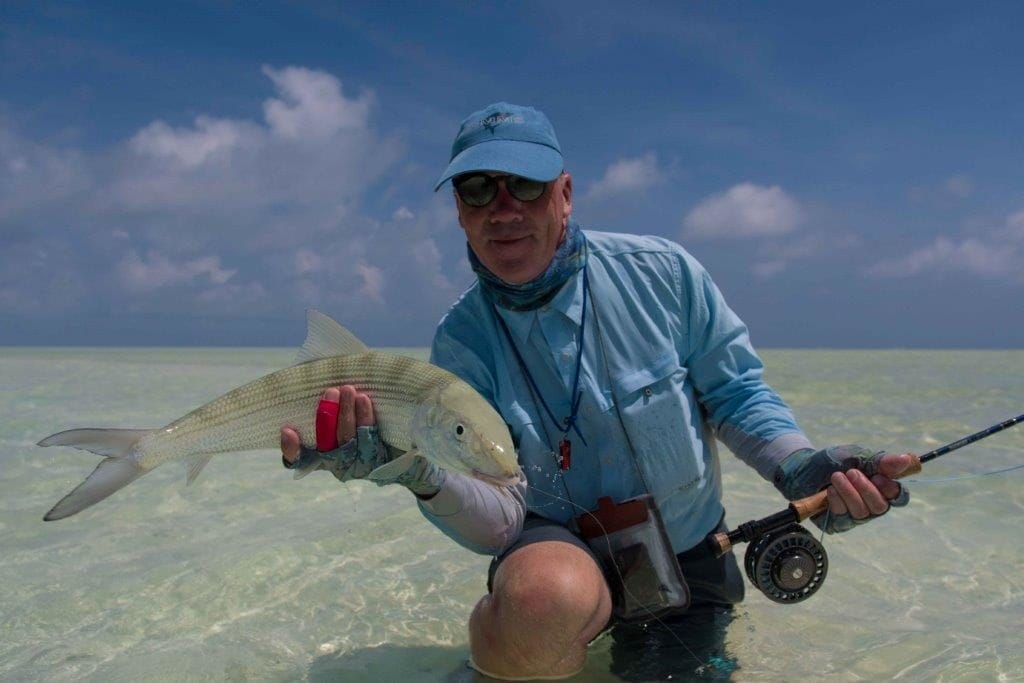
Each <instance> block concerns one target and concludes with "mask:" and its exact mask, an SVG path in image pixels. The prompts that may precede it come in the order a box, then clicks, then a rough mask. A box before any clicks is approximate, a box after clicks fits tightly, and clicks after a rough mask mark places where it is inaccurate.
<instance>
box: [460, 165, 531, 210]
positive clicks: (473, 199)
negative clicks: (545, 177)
mask: <svg viewBox="0 0 1024 683" xmlns="http://www.w3.org/2000/svg"><path fill="white" fill-rule="evenodd" d="M499 180H504V181H505V189H506V190H508V193H509V194H510V195H512V196H513V197H515V198H516V199H518V200H519V201H521V202H532V201H533V200H535V199H538V198H540V196H541V195H542V194H544V190H546V189H547V187H548V184H547V183H546V182H544V181H541V180H531V179H529V178H523V177H522V176H517V175H498V176H490V175H487V174H486V173H467V174H466V175H460V176H458V177H456V178H455V179H454V180H453V181H452V184H453V185H454V186H455V191H456V192H458V193H459V198H460V199H462V201H464V202H465V203H466V204H469V205H470V206H475V207H478V208H479V207H481V206H487V205H488V204H490V203H491V202H492V201H494V198H495V197H497V196H498V181H499Z"/></svg>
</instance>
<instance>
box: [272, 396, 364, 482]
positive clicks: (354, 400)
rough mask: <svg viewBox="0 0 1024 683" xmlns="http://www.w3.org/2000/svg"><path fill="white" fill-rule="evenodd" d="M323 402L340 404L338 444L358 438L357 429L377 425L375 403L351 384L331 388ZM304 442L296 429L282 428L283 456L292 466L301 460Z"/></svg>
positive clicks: (322, 398) (322, 397)
mask: <svg viewBox="0 0 1024 683" xmlns="http://www.w3.org/2000/svg"><path fill="white" fill-rule="evenodd" d="M320 398H321V400H323V401H330V402H331V403H337V404H338V443H339V444H346V443H348V442H349V441H351V440H352V439H354V438H355V437H356V428H357V427H372V426H375V425H376V424H377V418H376V417H375V416H374V414H373V401H371V400H370V397H369V396H367V395H366V394H363V393H360V392H358V391H356V388H355V387H353V386H352V385H350V384H346V385H345V386H341V387H331V388H330V389H328V390H326V391H325V392H324V393H323V395H322V396H321V397H320ZM301 450H302V440H301V438H300V437H299V433H298V432H297V431H296V430H295V428H294V427H292V426H290V425H285V426H283V427H281V455H282V456H283V457H284V459H285V461H287V462H288V464H290V465H294V464H295V462H296V461H297V460H298V459H299V455H300V454H301Z"/></svg>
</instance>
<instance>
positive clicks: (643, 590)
mask: <svg viewBox="0 0 1024 683" xmlns="http://www.w3.org/2000/svg"><path fill="white" fill-rule="evenodd" d="M576 524H577V525H578V527H579V529H580V535H581V536H582V537H583V539H584V540H585V541H586V542H587V545H589V546H590V549H591V550H593V551H594V553H595V554H596V555H597V556H598V557H599V558H600V559H601V560H602V561H603V562H604V563H605V564H607V565H608V567H609V569H610V570H611V573H612V574H613V576H614V577H615V578H617V579H618V580H619V582H620V584H621V585H620V586H619V590H617V591H616V590H613V591H612V598H613V607H612V612H613V614H614V615H615V617H616V618H618V619H619V620H620V621H625V622H637V621H647V620H650V619H653V618H655V617H661V616H664V615H665V614H668V613H673V612H681V611H683V610H685V609H686V608H687V607H688V606H689V605H690V589H689V587H688V586H687V585H686V580H685V579H684V578H683V572H682V570H681V569H680V568H679V561H678V560H677V559H676V556H675V553H673V552H672V544H671V543H670V542H669V539H668V534H666V533H665V525H664V523H663V522H662V519H661V514H660V513H659V512H658V508H657V506H656V505H655V504H654V497H653V496H651V495H649V494H645V495H642V496H637V497H636V498H631V499H629V500H625V501H623V502H621V503H615V502H613V501H612V499H611V498H608V497H603V498H598V500H597V509H596V510H594V511H592V512H589V513H587V514H584V515H580V516H579V517H577V518H576Z"/></svg>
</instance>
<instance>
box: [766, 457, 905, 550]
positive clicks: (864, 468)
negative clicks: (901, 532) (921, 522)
mask: <svg viewBox="0 0 1024 683" xmlns="http://www.w3.org/2000/svg"><path fill="white" fill-rule="evenodd" d="M883 455H885V451H877V452H876V451H872V450H870V449H867V448H864V447H863V446H858V445H856V444H848V445H843V446H832V447H830V448H824V449H822V450H818V451H816V450H814V449H813V448H804V449H801V450H799V451H795V452H793V453H791V454H790V455H789V456H787V457H786V458H785V459H784V460H783V461H782V462H781V463H779V465H778V467H776V468H775V474H774V476H773V483H774V484H775V488H777V489H778V490H779V491H780V492H781V493H782V495H784V496H785V497H786V498H787V500H799V499H800V498H806V497H807V496H811V495H814V494H815V493H817V492H818V491H820V490H822V489H824V488H826V487H827V486H829V484H830V483H831V478H832V474H833V473H834V472H846V471H847V470H851V469H858V470H860V471H861V472H863V473H864V474H865V475H867V476H868V477H871V476H873V475H875V474H878V461H879V460H880V459H881V457H882V456H883ZM909 502H910V493H909V492H908V491H907V487H905V486H902V485H901V486H900V492H899V494H898V495H897V496H896V498H894V499H893V500H890V501H889V505H890V506H891V507H903V506H904V505H906V504H907V503H909ZM886 512H888V510H886ZM884 514H885V513H884V512H883V513H882V515H884ZM882 515H869V516H868V517H865V518H863V519H854V518H853V517H851V516H850V515H849V514H846V513H844V514H841V515H836V514H833V513H832V512H831V511H829V510H826V511H825V512H823V513H821V514H818V515H815V516H814V517H812V518H811V521H812V522H814V524H815V525H816V526H817V527H818V528H819V529H822V530H824V531H826V532H828V533H830V534H833V533H840V532H843V531H849V530H850V529H852V528H853V527H855V526H857V525H860V524H864V523H865V522H868V521H870V520H872V519H874V518H875V517H881V516H882Z"/></svg>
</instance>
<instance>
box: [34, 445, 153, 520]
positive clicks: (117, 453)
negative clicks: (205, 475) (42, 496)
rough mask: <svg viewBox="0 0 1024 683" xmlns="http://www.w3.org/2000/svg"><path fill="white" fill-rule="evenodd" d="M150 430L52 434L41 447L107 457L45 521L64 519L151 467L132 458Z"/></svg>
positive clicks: (49, 513)
mask: <svg viewBox="0 0 1024 683" xmlns="http://www.w3.org/2000/svg"><path fill="white" fill-rule="evenodd" d="M152 431H153V430H151V429H71V430H68V431H66V432H60V433H58V434H52V435H50V436H48V437H46V438H45V439H43V440H42V441H40V442H39V444H38V445H40V446H71V447H72V448H78V449H80V450H85V451H90V452H92V453H96V454H98V455H102V456H105V457H106V460H103V461H102V462H100V464H99V465H97V466H96V469H95V470H93V471H92V474H90V475H89V476H88V477H86V479H85V481H83V482H82V483H81V484H79V485H78V486H77V487H76V488H75V489H74V490H73V491H72V492H71V493H69V494H68V495H66V496H64V497H63V498H62V499H61V500H60V502H59V503H57V504H56V505H54V506H53V509H51V510H50V511H49V512H47V513H46V516H45V517H43V520H44V521H47V522H50V521H53V520H55V519H64V518H65V517H70V516H71V515H73V514H75V513H77V512H81V511H82V510H84V509H85V508H87V507H89V506H90V505H94V504H96V503H98V502H100V501H101V500H103V499H104V498H106V497H107V496H109V495H110V494H112V493H114V492H115V491H117V490H118V489H121V488H124V487H125V486H127V485H128V484H130V483H132V482H133V481H135V480H136V479H138V478H139V477H141V476H142V475H143V474H145V473H146V472H147V471H148V470H144V469H142V468H141V467H139V465H138V463H137V462H136V461H135V458H134V457H132V455H133V449H134V447H135V444H136V443H138V441H139V439H141V438H142V437H144V436H146V435H147V434H149V433H150V432H152Z"/></svg>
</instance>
